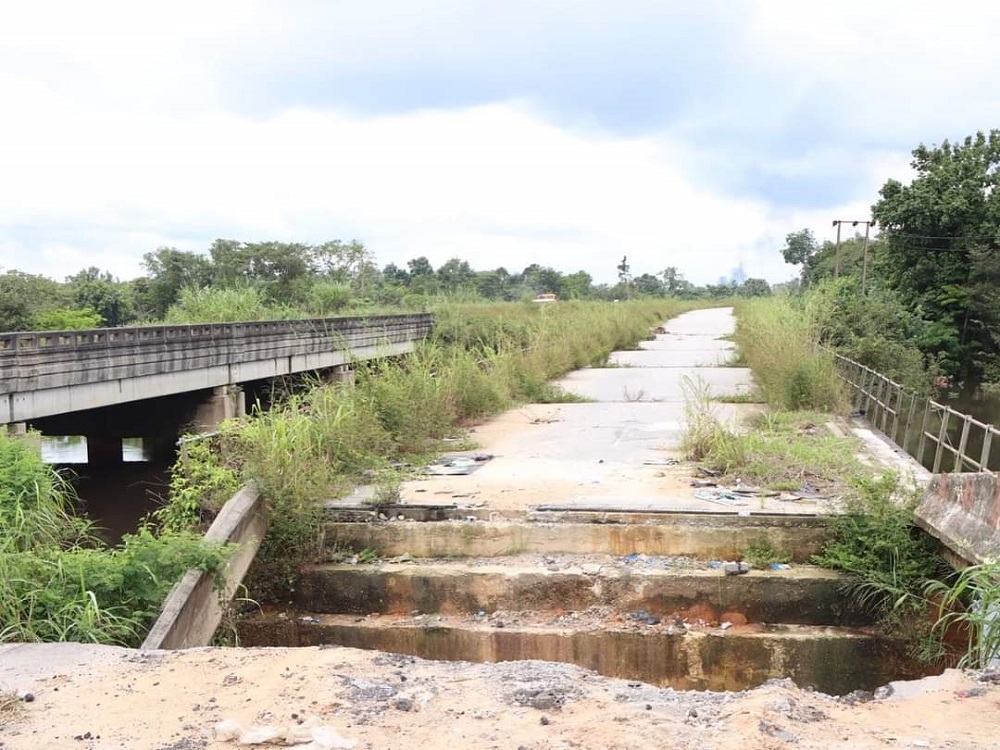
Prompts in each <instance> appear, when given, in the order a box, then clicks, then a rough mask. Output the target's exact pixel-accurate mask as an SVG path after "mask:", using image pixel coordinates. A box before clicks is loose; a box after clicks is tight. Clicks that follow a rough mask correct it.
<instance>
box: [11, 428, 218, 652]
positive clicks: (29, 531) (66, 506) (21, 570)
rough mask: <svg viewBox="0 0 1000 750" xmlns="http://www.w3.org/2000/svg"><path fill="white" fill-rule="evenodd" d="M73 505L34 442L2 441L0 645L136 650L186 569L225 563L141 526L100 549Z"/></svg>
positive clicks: (198, 543)
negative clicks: (72, 644)
mask: <svg viewBox="0 0 1000 750" xmlns="http://www.w3.org/2000/svg"><path fill="white" fill-rule="evenodd" d="M74 501H75V497H74V495H73V492H72V487H71V485H70V484H69V482H68V481H67V480H66V479H65V478H64V477H63V476H61V475H60V474H59V472H57V471H56V470H55V469H54V468H53V467H51V466H49V465H47V464H45V463H44V462H43V461H42V460H41V455H40V452H39V449H38V445H37V442H36V441H35V440H33V439H13V438H10V437H7V436H6V435H0V642H5V641H52V640H59V641H64V640H72V641H88V642H96V643H117V644H120V645H132V646H134V645H138V643H139V642H140V641H141V640H142V635H143V633H144V632H145V630H146V629H147V628H148V626H149V624H150V623H151V622H152V620H153V618H154V617H155V615H156V612H157V610H158V609H159V606H160V604H161V603H162V601H163V598H164V597H165V596H166V594H167V592H168V591H169V590H170V587H171V586H173V584H174V582H175V581H176V580H178V579H179V578H180V576H181V575H182V574H183V573H184V571H185V570H187V569H188V568H189V567H194V566H200V567H203V568H205V569H207V570H217V569H218V567H219V566H220V565H221V564H222V562H223V560H224V558H225V554H224V552H223V551H222V550H221V549H219V548H216V547H210V546H207V545H205V544H204V543H203V542H202V540H201V538H200V537H197V536H195V535H192V534H190V533H182V534H166V535H161V536H156V535H154V534H153V533H152V532H151V531H150V530H149V529H141V530H140V531H138V532H137V533H136V534H133V535H130V536H126V537H125V539H124V540H123V543H122V545H121V546H119V547H117V548H115V549H109V548H106V547H104V546H103V545H102V544H101V543H100V542H99V541H98V540H97V539H96V538H95V537H94V535H93V534H92V533H91V532H92V525H91V524H90V523H89V522H87V521H85V520H83V519H80V518H78V517H76V516H74V515H73V511H74Z"/></svg>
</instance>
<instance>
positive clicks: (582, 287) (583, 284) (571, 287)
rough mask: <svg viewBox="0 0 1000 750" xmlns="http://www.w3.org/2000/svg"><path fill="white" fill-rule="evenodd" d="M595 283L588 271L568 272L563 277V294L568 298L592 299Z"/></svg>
mask: <svg viewBox="0 0 1000 750" xmlns="http://www.w3.org/2000/svg"><path fill="white" fill-rule="evenodd" d="M593 283H594V280H593V278H591V276H590V274H589V273H587V272H586V271H577V272H576V273H571V274H567V275H566V276H563V279H562V290H563V296H565V297H566V298H567V299H590V298H591V297H592V296H593V289H592V285H593Z"/></svg>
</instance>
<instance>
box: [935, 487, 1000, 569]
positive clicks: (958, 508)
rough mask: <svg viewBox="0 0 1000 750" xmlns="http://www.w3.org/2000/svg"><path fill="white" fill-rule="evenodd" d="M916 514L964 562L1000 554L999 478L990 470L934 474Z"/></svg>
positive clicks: (994, 558)
mask: <svg viewBox="0 0 1000 750" xmlns="http://www.w3.org/2000/svg"><path fill="white" fill-rule="evenodd" d="M916 518H917V523H919V524H920V526H922V527H923V528H924V529H926V530H927V531H928V532H930V533H931V534H933V535H934V536H935V537H937V538H938V539H940V540H941V542H942V543H943V544H944V545H945V546H946V547H947V548H948V549H949V550H950V551H951V552H953V553H954V554H955V555H956V556H957V557H958V558H961V560H963V561H964V562H966V563H972V564H979V563H984V562H989V561H993V560H996V559H997V558H998V557H1000V480H998V478H997V475H996V474H994V473H992V472H979V473H976V474H957V473H956V474H936V475H934V477H933V478H932V479H931V482H930V484H929V485H928V487H927V490H926V492H925V493H924V496H923V498H922V499H921V501H920V504H919V505H918V506H917V510H916Z"/></svg>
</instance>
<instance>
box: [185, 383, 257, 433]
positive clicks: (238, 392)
mask: <svg viewBox="0 0 1000 750" xmlns="http://www.w3.org/2000/svg"><path fill="white" fill-rule="evenodd" d="M246 413H247V407H246V399H245V398H244V396H243V389H242V388H240V386H238V385H220V386H216V387H215V388H213V389H212V395H211V396H210V397H209V398H208V400H207V401H204V402H203V403H202V404H201V405H200V406H199V407H198V410H197V412H195V417H194V425H195V429H196V430H197V431H198V432H212V431H213V430H215V429H216V428H218V426H219V425H220V424H222V422H224V421H225V420H227V419H232V418H233V417H242V416H243V415H245V414H246Z"/></svg>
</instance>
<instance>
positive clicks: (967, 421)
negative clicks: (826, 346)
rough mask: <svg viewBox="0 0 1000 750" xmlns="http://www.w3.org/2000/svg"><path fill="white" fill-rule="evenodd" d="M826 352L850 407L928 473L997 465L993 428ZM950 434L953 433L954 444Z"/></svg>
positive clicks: (998, 438) (998, 434)
mask: <svg viewBox="0 0 1000 750" xmlns="http://www.w3.org/2000/svg"><path fill="white" fill-rule="evenodd" d="M831 353H832V354H833V357H834V359H835V361H836V364H837V370H838V374H839V376H840V379H841V380H843V381H844V382H845V383H847V385H848V386H850V388H851V389H852V392H853V396H854V399H855V401H854V403H855V406H856V407H857V408H858V409H859V410H860V411H861V412H862V413H863V414H864V416H865V417H866V418H867V419H868V421H869V422H870V423H871V424H872V425H873V426H875V427H876V428H878V429H879V430H881V431H882V433H883V434H885V435H886V436H887V437H888V438H889V439H890V440H891V441H892V442H893V443H895V444H896V445H897V446H899V447H900V448H902V449H903V451H905V452H906V453H908V454H909V455H910V456H912V457H913V458H915V459H916V460H917V461H919V462H920V463H921V464H922V465H924V466H925V467H926V468H928V469H930V470H931V472H932V473H934V474H939V473H941V471H942V467H943V466H948V468H947V469H946V470H948V471H952V472H963V471H971V472H986V471H991V470H995V469H996V468H998V466H1000V456H997V455H995V454H996V451H994V444H995V443H1000V430H998V429H997V428H996V427H994V426H993V425H991V424H987V423H985V422H983V421H981V420H978V419H976V418H975V417H973V416H972V415H971V414H965V413H963V412H960V411H958V410H957V409H953V408H952V407H950V406H948V405H947V404H943V403H940V402H939V401H935V400H934V399H932V398H928V397H926V396H921V395H920V394H918V393H916V392H915V391H907V390H906V388H904V387H903V386H902V385H901V384H900V383H897V382H895V381H894V380H892V379H890V378H888V377H886V376H885V375H882V374H881V373H879V372H876V371H875V370H873V369H871V368H870V367H867V366H865V365H863V364H861V363H860V362H855V361H854V360H853V359H848V358H847V357H844V356H842V355H840V354H836V353H833V352H831ZM953 435H957V436H958V445H957V446H956V445H955V444H954V442H953V440H952V436H953ZM929 453H930V455H928V454H929ZM991 467H992V468H991Z"/></svg>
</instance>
